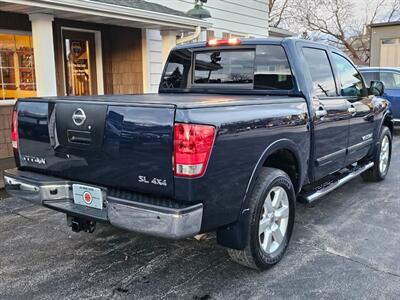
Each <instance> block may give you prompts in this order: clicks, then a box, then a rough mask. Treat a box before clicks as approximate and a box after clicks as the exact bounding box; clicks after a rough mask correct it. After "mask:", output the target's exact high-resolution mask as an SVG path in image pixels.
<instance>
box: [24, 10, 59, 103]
mask: <svg viewBox="0 0 400 300" xmlns="http://www.w3.org/2000/svg"><path fill="white" fill-rule="evenodd" d="M29 20H30V21H31V23H32V43H33V51H34V56H35V76H36V89H37V95H38V96H57V84H56V65H55V59H54V39H53V20H54V17H53V16H52V15H48V14H41V13H37V14H31V15H29Z"/></svg>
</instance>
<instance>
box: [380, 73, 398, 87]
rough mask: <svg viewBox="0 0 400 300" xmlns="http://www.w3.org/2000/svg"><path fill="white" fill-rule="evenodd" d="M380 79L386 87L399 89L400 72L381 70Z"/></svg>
mask: <svg viewBox="0 0 400 300" xmlns="http://www.w3.org/2000/svg"><path fill="white" fill-rule="evenodd" d="M380 79H381V81H382V82H383V83H384V85H385V88H386V89H400V74H399V73H393V72H381V73H380Z"/></svg>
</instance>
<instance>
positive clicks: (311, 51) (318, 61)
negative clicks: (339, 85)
mask: <svg viewBox="0 0 400 300" xmlns="http://www.w3.org/2000/svg"><path fill="white" fill-rule="evenodd" d="M303 55H304V58H305V59H306V62H307V65H308V69H309V71H310V75H311V79H312V81H313V85H314V90H315V92H316V96H319V97H321V96H322V97H329V96H336V95H337V94H336V85H335V79H334V77H333V71H332V67H331V64H330V62H329V58H328V54H327V53H326V51H325V50H322V49H315V48H303Z"/></svg>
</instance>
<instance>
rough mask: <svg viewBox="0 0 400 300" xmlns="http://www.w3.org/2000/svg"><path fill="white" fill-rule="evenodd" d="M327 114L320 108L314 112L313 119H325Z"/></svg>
mask: <svg viewBox="0 0 400 300" xmlns="http://www.w3.org/2000/svg"><path fill="white" fill-rule="evenodd" d="M327 114H328V112H327V111H326V110H325V109H324V108H323V107H322V106H320V107H319V108H318V109H317V110H316V111H315V117H316V118H317V119H321V118H323V117H325V116H326V115H327Z"/></svg>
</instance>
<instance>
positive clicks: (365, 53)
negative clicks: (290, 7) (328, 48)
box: [293, 0, 400, 62]
mask: <svg viewBox="0 0 400 300" xmlns="http://www.w3.org/2000/svg"><path fill="white" fill-rule="evenodd" d="M364 1H365V4H364V7H365V16H364V17H361V18H360V17H357V14H355V12H356V11H357V10H359V9H360V7H355V4H354V1H351V0H298V1H297V3H296V13H295V14H294V15H293V19H294V20H295V21H296V22H297V24H302V25H303V26H304V28H305V29H306V30H307V31H310V32H311V33H310V34H309V36H311V37H318V38H319V39H324V40H327V41H328V42H330V43H333V44H335V45H336V46H338V47H341V48H343V49H344V50H345V51H347V52H348V53H349V55H350V56H351V57H352V58H353V59H354V60H355V61H358V62H367V61H368V60H369V34H366V33H367V32H366V30H367V29H368V25H369V24H371V23H373V22H376V21H377V20H378V19H380V20H382V21H387V20H394V19H395V18H397V17H398V12H399V9H398V8H399V5H400V4H399V2H400V0H364ZM388 8H389V9H388ZM361 9H362V6H361ZM388 11H389V14H388V15H387V16H385V12H388ZM382 18H384V19H382Z"/></svg>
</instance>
